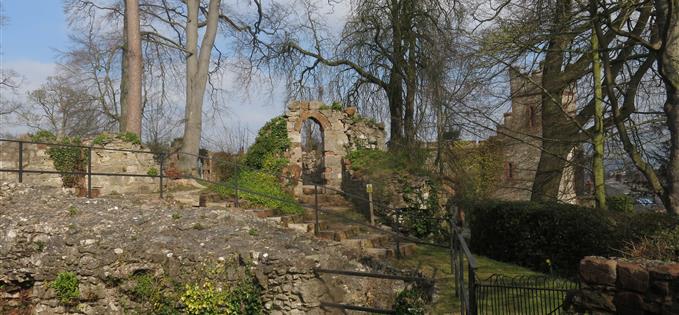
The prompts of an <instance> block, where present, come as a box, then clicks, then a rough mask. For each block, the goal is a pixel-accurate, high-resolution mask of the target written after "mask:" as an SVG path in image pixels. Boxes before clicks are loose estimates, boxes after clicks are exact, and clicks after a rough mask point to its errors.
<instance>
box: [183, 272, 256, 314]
mask: <svg viewBox="0 0 679 315" xmlns="http://www.w3.org/2000/svg"><path fill="white" fill-rule="evenodd" d="M180 300H181V302H182V303H183V304H184V305H185V309H186V313H187V314H196V315H198V314H200V315H212V314H261V313H262V310H263V307H262V301H261V298H260V292H259V288H258V287H257V286H256V285H255V284H254V283H253V282H252V280H250V279H245V280H241V281H240V282H238V283H237V284H236V285H235V286H234V287H233V288H217V287H216V286H215V285H214V284H212V283H211V282H205V283H204V284H203V285H187V286H186V289H185V291H184V293H183V294H182V296H181V298H180Z"/></svg>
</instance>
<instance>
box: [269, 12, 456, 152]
mask: <svg viewBox="0 0 679 315" xmlns="http://www.w3.org/2000/svg"><path fill="white" fill-rule="evenodd" d="M352 5H353V7H352V13H351V16H350V17H349V20H348V22H347V24H346V25H345V27H344V30H343V32H342V34H341V37H340V39H339V40H338V41H336V42H335V44H334V45H332V44H331V45H328V42H329V41H330V40H331V39H330V38H329V37H328V36H327V35H324V33H323V29H324V25H323V23H322V22H321V21H319V18H318V16H316V11H317V8H316V7H315V6H314V4H313V3H311V2H304V6H305V10H306V12H305V15H306V20H305V21H303V22H302V23H301V25H299V26H295V27H292V30H291V31H288V32H285V36H282V37H281V38H279V40H280V41H281V42H280V44H279V45H278V46H277V47H278V48H279V49H278V53H273V54H271V55H272V56H273V58H282V59H283V60H284V62H285V63H287V65H288V68H289V69H294V70H293V73H294V75H295V76H296V77H297V78H298V82H299V84H300V85H303V84H304V82H305V80H306V78H307V77H308V76H310V75H311V74H312V73H313V72H314V71H316V70H317V68H319V66H326V67H333V68H335V69H336V73H337V81H343V82H346V85H348V90H347V91H346V94H345V96H346V99H348V102H350V103H352V102H355V101H357V100H360V99H361V98H363V99H370V101H376V102H379V103H380V104H385V102H383V101H380V98H381V99H386V100H387V101H386V104H385V105H386V106H387V108H388V111H389V120H390V134H391V140H390V143H392V144H394V145H404V144H411V143H413V142H414V141H415V138H416V134H417V130H416V120H417V118H416V116H417V113H418V112H420V109H419V108H422V107H423V106H424V104H421V101H422V100H423V98H422V97H420V95H421V93H422V91H423V86H422V85H423V83H425V82H427V81H426V80H424V78H423V77H424V71H425V69H424V68H423V67H424V65H427V64H431V62H429V61H428V59H429V58H431V54H430V51H431V49H432V47H433V46H434V45H435V44H436V43H437V41H444V42H448V39H449V38H450V34H451V33H452V30H453V29H454V24H453V23H454V13H455V7H454V4H453V2H452V1H440V0H431V1H414V0H389V1H386V0H370V1H355V2H352ZM328 46H330V47H328ZM286 58H287V59H286ZM375 96H376V97H375ZM352 97H353V99H352ZM418 107H419V108H418Z"/></svg>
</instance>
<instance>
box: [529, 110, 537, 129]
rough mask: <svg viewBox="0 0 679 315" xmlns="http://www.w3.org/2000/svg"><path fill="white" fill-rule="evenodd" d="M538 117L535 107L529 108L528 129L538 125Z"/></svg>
mask: <svg viewBox="0 0 679 315" xmlns="http://www.w3.org/2000/svg"><path fill="white" fill-rule="evenodd" d="M537 118H538V117H537V115H536V113H535V108H533V106H530V107H528V127H530V128H533V127H535V126H536V125H537Z"/></svg>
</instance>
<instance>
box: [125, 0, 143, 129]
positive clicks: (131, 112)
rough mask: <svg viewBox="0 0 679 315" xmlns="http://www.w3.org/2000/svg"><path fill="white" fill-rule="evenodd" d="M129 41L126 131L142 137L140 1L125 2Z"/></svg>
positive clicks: (129, 0) (127, 37)
mask: <svg viewBox="0 0 679 315" xmlns="http://www.w3.org/2000/svg"><path fill="white" fill-rule="evenodd" d="M125 14H126V19H125V22H126V23H127V25H126V39H127V45H126V46H127V54H126V57H127V95H126V98H127V104H126V107H127V110H126V113H125V116H126V117H125V131H126V132H131V133H134V134H136V135H138V136H141V116H142V104H141V96H142V95H141V85H142V73H143V70H142V67H143V65H142V54H141V33H140V26H139V23H140V21H139V0H125Z"/></svg>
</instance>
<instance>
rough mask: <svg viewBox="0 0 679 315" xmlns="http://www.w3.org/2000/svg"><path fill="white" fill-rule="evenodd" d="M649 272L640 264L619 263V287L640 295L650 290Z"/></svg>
mask: <svg viewBox="0 0 679 315" xmlns="http://www.w3.org/2000/svg"><path fill="white" fill-rule="evenodd" d="M648 280H649V276H648V271H647V270H646V269H645V268H644V267H642V266H641V265H639V264H634V263H627V262H618V287H619V288H623V289H627V290H632V291H636V292H640V293H644V292H646V290H648Z"/></svg>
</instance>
